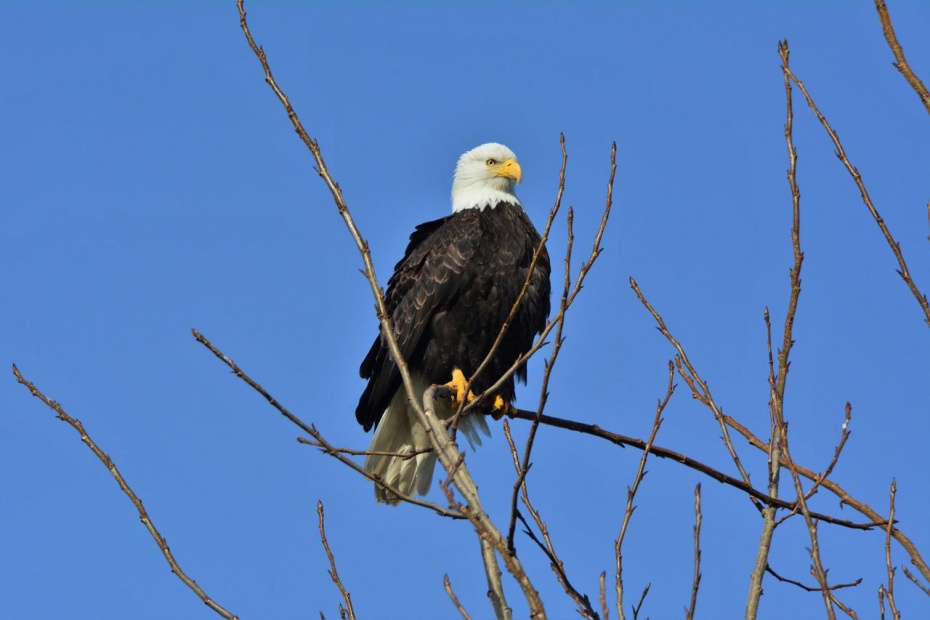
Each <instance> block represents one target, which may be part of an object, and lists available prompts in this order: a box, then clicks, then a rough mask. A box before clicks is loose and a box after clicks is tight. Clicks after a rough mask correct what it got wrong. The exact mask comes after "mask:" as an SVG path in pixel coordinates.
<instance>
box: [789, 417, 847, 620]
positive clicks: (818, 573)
mask: <svg viewBox="0 0 930 620" xmlns="http://www.w3.org/2000/svg"><path fill="white" fill-rule="evenodd" d="M787 431H788V428H787V425H786V426H785V433H784V435H783V437H782V441H783V443H782V452H784V454H785V458H787V459H788V462H789V463H791V464H793V463H794V461H792V460H791V453H790V451H789V450H788V432H787ZM788 469H789V471H790V472H791V480H792V481H793V482H794V489H795V492H796V493H797V497H798V505H799V507H800V509H801V514H803V515H804V521H805V523H807V533H808V535H809V536H810V539H811V546H810V548H809V549H808V551H809V552H810V556H811V560H812V561H813V565H812V566H811V574H812V575H813V576H814V579H816V580H817V583H819V584H820V588H821V590H820V592H821V594H822V595H823V602H824V606H825V608H826V612H827V618H829V619H830V620H836V613H835V612H834V610H833V603H834V602H836V598H835V597H834V596H833V595H832V593H831V592H830V584H829V583H828V582H827V571H826V570H824V568H823V562H822V560H821V558H820V540H819V537H818V535H817V523H816V522H815V521H814V519H813V518H812V517H811V513H810V510H808V509H807V501H805V499H804V488H803V487H802V486H801V477H800V476H799V475H798V472H797V469H796V468H794V467H792V465H789V466H788Z"/></svg>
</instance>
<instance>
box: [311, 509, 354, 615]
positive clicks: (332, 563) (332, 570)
mask: <svg viewBox="0 0 930 620" xmlns="http://www.w3.org/2000/svg"><path fill="white" fill-rule="evenodd" d="M316 514H317V516H318V517H319V523H320V540H321V541H322V542H323V548H324V549H325V550H326V557H327V558H328V559H329V576H330V578H331V579H332V580H333V583H335V584H336V587H337V588H339V593H340V594H342V600H343V601H345V604H346V606H345V610H343V608H342V606H341V605H340V606H339V611H340V615H343V612H344V614H345V615H346V616H347V617H348V620H355V608H354V607H352V595H351V594H350V593H349V591H348V590H347V589H346V587H345V586H344V585H343V584H342V579H340V578H339V571H337V570H336V558H335V557H333V552H332V550H331V549H330V548H329V541H327V540H326V529H325V527H324V526H323V502H321V501H317V503H316Z"/></svg>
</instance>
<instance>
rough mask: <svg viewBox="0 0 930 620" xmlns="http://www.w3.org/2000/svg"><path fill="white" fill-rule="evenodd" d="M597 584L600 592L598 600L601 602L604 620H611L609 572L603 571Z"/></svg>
mask: <svg viewBox="0 0 930 620" xmlns="http://www.w3.org/2000/svg"><path fill="white" fill-rule="evenodd" d="M597 584H598V590H599V591H600V596H599V597H598V598H599V599H600V601H601V613H602V614H603V620H610V609H608V607H607V571H601V575H600V577H598V578H597Z"/></svg>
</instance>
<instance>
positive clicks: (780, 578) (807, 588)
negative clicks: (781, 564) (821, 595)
mask: <svg viewBox="0 0 930 620" xmlns="http://www.w3.org/2000/svg"><path fill="white" fill-rule="evenodd" d="M765 572H767V573H769V574H770V575H772V576H773V577H775V579H777V580H778V581H781V582H784V583H790V584H791V585H794V586H797V587H799V588H801V589H802V590H805V591H806V592H820V591H821V590H822V589H823V588H821V587H820V586H817V587H816V588H814V587H811V586H808V585H804V584H803V583H801V582H800V581H795V580H794V579H789V578H787V577H783V576H781V575H779V574H778V573H776V572H775V570H774V569H773V568H772V567H771V566H766V567H765ZM860 583H862V577H860V578H859V579H856V580H855V581H852V582H850V583H838V584H836V585H832V586H830V589H831V590H841V589H842V588H854V587H856V586H858V585H859V584H860Z"/></svg>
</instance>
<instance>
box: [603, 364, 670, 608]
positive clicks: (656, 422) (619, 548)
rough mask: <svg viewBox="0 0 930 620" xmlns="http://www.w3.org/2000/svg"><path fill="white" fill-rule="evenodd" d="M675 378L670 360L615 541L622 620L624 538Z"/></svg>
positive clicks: (617, 591)
mask: <svg viewBox="0 0 930 620" xmlns="http://www.w3.org/2000/svg"><path fill="white" fill-rule="evenodd" d="M674 380H675V366H674V365H673V364H672V362H669V363H668V387H666V389H665V397H664V398H662V399H660V400H659V401H658V404H657V405H656V415H655V418H654V419H653V422H652V431H651V432H650V433H649V439H648V440H647V441H646V445H645V447H644V448H643V455H642V457H640V459H639V467H638V468H637V469H636V475H635V476H634V477H633V484H632V485H631V486H629V487H627V490H626V508H625V509H624V512H623V522H622V523H621V524H620V533H619V534H618V535H617V540H616V541H614V560H615V562H616V567H615V568H616V583H615V585H614V589H615V593H616V595H617V617H618V618H619V619H620V620H623V618H624V614H623V539H624V537H625V536H626V530H627V527H628V526H629V525H630V519H631V518H632V517H633V511H635V510H636V507H635V506H634V505H633V499H634V498H635V497H636V491H637V490H638V489H639V485H640V484H641V483H642V481H643V478H645V476H646V459H647V458H648V457H649V453H650V451H651V450H652V444H653V442H654V441H655V438H656V435H657V434H658V433H659V427H660V426H662V412H663V411H665V406H666V405H667V404H668V401H669V400H670V399H671V398H672V394H673V393H674V392H675V383H674ZM644 596H645V595H644Z"/></svg>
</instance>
